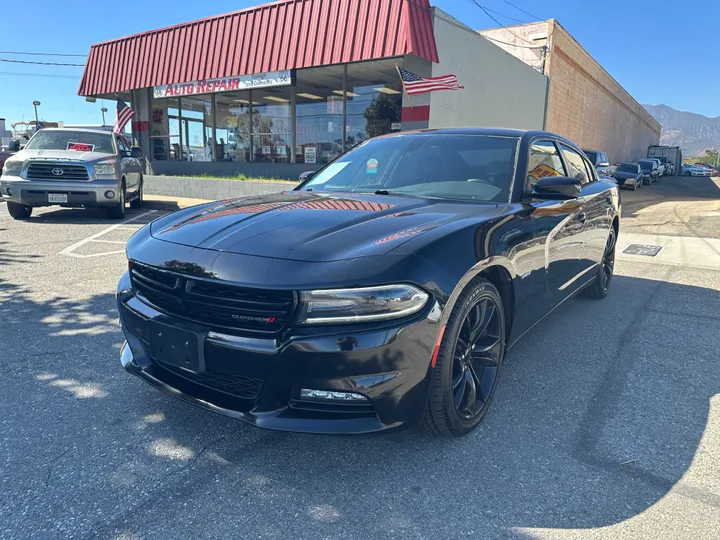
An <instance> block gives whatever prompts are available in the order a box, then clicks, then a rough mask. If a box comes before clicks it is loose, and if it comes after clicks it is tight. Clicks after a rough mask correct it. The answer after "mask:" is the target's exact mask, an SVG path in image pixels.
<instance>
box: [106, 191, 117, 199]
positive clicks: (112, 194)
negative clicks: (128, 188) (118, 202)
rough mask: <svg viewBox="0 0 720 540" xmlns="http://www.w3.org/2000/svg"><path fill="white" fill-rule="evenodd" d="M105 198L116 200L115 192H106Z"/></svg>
mask: <svg viewBox="0 0 720 540" xmlns="http://www.w3.org/2000/svg"><path fill="white" fill-rule="evenodd" d="M105 198H106V199H114V198H115V192H114V191H110V190H107V191H106V192H105Z"/></svg>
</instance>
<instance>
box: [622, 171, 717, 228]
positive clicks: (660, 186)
mask: <svg viewBox="0 0 720 540" xmlns="http://www.w3.org/2000/svg"><path fill="white" fill-rule="evenodd" d="M620 195H621V200H622V205H623V208H622V217H623V218H633V217H637V214H638V213H639V212H641V211H642V210H645V209H647V208H649V207H652V206H654V205H656V204H663V203H683V202H686V203H693V202H699V203H701V204H705V203H712V202H713V201H718V200H720V178H711V177H709V176H671V177H663V178H660V180H658V181H657V182H655V183H653V184H651V185H649V186H643V187H642V189H640V190H639V191H634V192H633V191H626V190H624V189H623V190H622V191H621V193H620Z"/></svg>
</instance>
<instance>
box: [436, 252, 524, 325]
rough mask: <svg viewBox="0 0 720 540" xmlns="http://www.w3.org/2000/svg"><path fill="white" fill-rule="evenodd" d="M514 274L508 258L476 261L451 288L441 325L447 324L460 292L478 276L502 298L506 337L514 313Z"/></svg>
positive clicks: (513, 268)
mask: <svg viewBox="0 0 720 540" xmlns="http://www.w3.org/2000/svg"><path fill="white" fill-rule="evenodd" d="M516 276H517V272H516V271H515V267H514V266H513V264H512V263H511V262H510V260H509V259H506V258H505V257H491V258H489V259H486V260H484V261H480V262H479V263H477V264H476V265H475V266H473V267H472V268H471V269H470V270H468V271H467V272H466V273H465V275H464V276H463V277H462V278H461V279H460V281H459V282H458V284H457V286H456V287H455V289H453V292H452V294H451V295H450V298H449V299H448V301H447V303H446V304H445V307H444V309H443V314H442V316H441V319H440V323H441V327H444V326H445V325H446V324H447V321H448V319H449V318H450V314H451V313H452V310H453V309H454V307H455V304H456V302H457V299H458V297H459V296H460V295H461V294H462V292H463V291H464V290H466V289H467V288H468V287H469V286H471V285H472V284H473V283H474V282H475V281H476V280H477V279H478V278H484V279H487V280H488V281H490V282H491V283H492V284H493V285H494V286H495V288H496V289H497V290H498V292H499V293H500V297H501V298H502V301H503V306H504V307H505V330H506V332H505V336H506V339H507V338H508V337H509V336H510V330H511V329H512V323H513V317H514V313H515V286H514V279H515V278H516Z"/></svg>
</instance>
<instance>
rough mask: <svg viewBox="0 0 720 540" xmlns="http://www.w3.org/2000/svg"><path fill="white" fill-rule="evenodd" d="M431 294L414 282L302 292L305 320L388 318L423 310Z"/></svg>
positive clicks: (302, 319) (341, 321) (337, 321)
mask: <svg viewBox="0 0 720 540" xmlns="http://www.w3.org/2000/svg"><path fill="white" fill-rule="evenodd" d="M428 298H429V295H428V294H427V293H426V292H424V291H421V290H420V289H418V288H417V287H413V286H412V285H405V284H398V285H382V286H379V287H363V288H357V289H327V290H317V291H303V292H301V293H300V299H301V303H302V306H301V311H300V319H299V322H300V323H302V324H346V323H363V322H372V321H385V320H388V319H398V318H400V317H407V316H409V315H412V314H414V313H417V312H418V311H420V310H421V309H422V308H423V307H424V306H425V304H426V303H427V301H428Z"/></svg>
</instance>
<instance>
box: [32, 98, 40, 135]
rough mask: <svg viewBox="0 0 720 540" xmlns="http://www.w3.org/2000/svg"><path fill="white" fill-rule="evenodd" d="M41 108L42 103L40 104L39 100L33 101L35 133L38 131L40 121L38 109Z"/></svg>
mask: <svg viewBox="0 0 720 540" xmlns="http://www.w3.org/2000/svg"><path fill="white" fill-rule="evenodd" d="M39 106H40V102H39V101H37V100H35V101H33V107H35V131H37V125H38V122H39V120H38V113H37V108H38V107H39Z"/></svg>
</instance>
